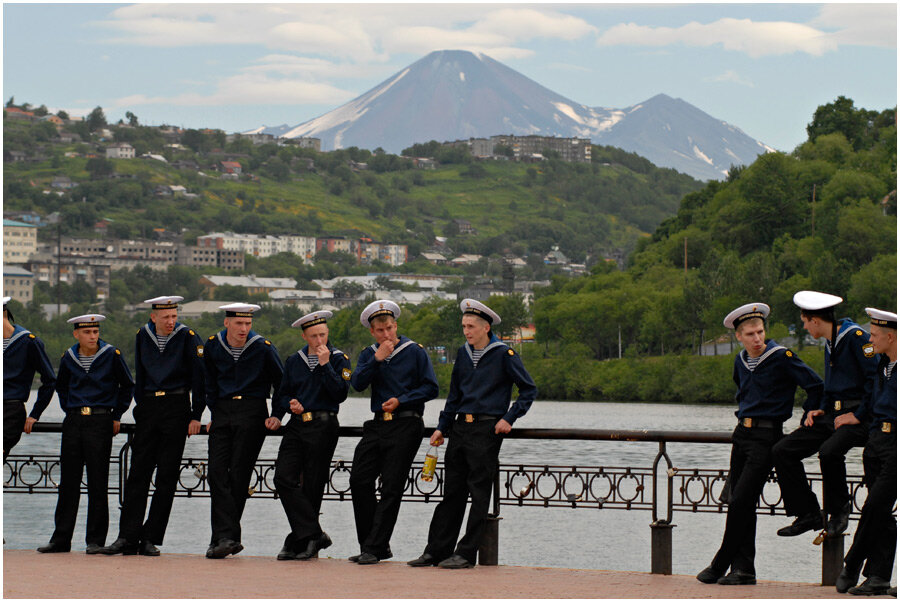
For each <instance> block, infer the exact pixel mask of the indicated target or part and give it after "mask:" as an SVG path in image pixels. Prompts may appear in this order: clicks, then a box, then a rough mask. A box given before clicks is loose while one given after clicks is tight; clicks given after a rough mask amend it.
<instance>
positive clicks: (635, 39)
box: [597, 18, 837, 58]
mask: <svg viewBox="0 0 900 602" xmlns="http://www.w3.org/2000/svg"><path fill="white" fill-rule="evenodd" d="M672 44H684V45H686V46H698V47H708V46H717V45H720V46H722V47H723V48H724V49H726V50H732V51H736V52H742V53H744V54H747V55H749V56H751V57H754V58H758V57H761V56H767V55H782V54H791V53H794V52H805V53H807V54H810V55H813V56H822V55H823V54H825V53H826V52H828V51H831V50H835V49H837V42H836V41H835V40H834V39H832V38H831V37H829V36H828V35H827V34H825V33H823V32H822V31H819V30H818V29H815V28H813V27H810V26H808V25H803V24H800V23H790V22H786V21H770V22H755V21H751V20H750V19H731V18H725V19H719V20H718V21H714V22H713V23H708V24H702V23H697V22H696V21H692V22H691V23H688V24H686V25H683V26H681V27H675V28H673V27H648V26H644V25H637V24H636V23H625V24H620V25H615V26H613V27H611V28H609V29H607V30H606V31H605V32H603V33H602V34H601V35H600V36H599V37H598V38H597V45H598V46H616V45H635V46H669V45H672Z"/></svg>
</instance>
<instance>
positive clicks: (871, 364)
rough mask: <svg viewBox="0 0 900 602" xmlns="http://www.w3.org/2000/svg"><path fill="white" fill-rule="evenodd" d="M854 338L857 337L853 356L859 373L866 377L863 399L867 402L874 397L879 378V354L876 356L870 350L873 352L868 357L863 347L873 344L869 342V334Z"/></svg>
mask: <svg viewBox="0 0 900 602" xmlns="http://www.w3.org/2000/svg"><path fill="white" fill-rule="evenodd" d="M854 338H855V339H857V341H856V345H855V346H854V347H855V349H854V354H853V358H854V359H855V360H856V365H857V368H858V369H859V373H860V375H861V376H862V377H863V379H864V381H863V396H862V401H863V402H865V401H866V400H867V399H870V398H871V397H872V389H873V388H874V384H875V379H876V378H878V363H879V362H878V356H876V355H875V354H874V352H870V353H872V357H866V354H865V351H864V350H863V347H865V346H866V345H870V344H871V343H870V342H869V335H863V336H861V337H854Z"/></svg>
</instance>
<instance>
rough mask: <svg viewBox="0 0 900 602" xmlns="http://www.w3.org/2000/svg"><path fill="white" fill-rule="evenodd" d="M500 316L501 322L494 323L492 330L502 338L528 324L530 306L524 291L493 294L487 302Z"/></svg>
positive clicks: (509, 335)
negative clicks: (523, 293) (509, 293)
mask: <svg viewBox="0 0 900 602" xmlns="http://www.w3.org/2000/svg"><path fill="white" fill-rule="evenodd" d="M485 303H486V304H487V306H488V307H490V308H491V309H493V310H494V311H495V312H497V314H498V315H499V316H500V318H501V320H500V323H499V324H496V325H492V326H491V330H492V331H494V334H496V335H497V336H498V337H500V338H509V337H511V336H513V335H514V334H515V333H516V331H517V330H518V329H519V328H521V327H523V326H527V325H528V308H526V307H525V297H524V296H523V295H522V293H513V294H511V295H491V296H490V297H489V298H488V300H487V301H486V302H485Z"/></svg>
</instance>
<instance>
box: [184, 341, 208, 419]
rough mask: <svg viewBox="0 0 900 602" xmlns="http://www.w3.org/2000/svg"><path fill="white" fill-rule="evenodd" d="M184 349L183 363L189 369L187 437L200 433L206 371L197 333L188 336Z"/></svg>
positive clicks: (204, 404)
mask: <svg viewBox="0 0 900 602" xmlns="http://www.w3.org/2000/svg"><path fill="white" fill-rule="evenodd" d="M188 336H189V337H190V338H189V339H188V341H187V344H186V345H185V348H184V354H185V358H184V361H185V362H186V363H187V364H188V365H189V366H190V367H191V421H190V422H189V423H188V435H196V434H198V433H199V432H200V419H201V418H203V410H204V409H205V408H206V369H205V368H204V367H203V341H202V340H201V339H200V337H199V336H197V333H194V334H190V332H189V333H188Z"/></svg>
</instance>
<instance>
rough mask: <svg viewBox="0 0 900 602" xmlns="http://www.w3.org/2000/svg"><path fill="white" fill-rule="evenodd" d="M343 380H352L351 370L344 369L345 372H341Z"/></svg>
mask: <svg viewBox="0 0 900 602" xmlns="http://www.w3.org/2000/svg"><path fill="white" fill-rule="evenodd" d="M341 378H343V379H344V380H350V369H349V368H344V369H343V370H341Z"/></svg>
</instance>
